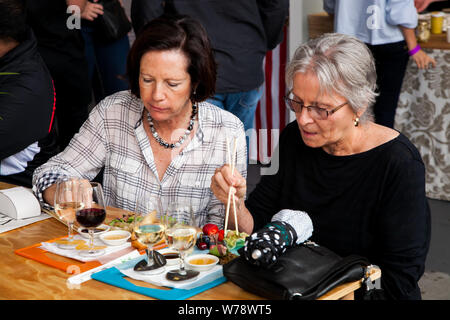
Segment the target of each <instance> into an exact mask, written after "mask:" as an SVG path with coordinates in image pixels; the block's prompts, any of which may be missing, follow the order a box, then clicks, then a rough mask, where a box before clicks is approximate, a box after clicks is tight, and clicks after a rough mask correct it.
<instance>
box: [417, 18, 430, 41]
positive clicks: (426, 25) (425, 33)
mask: <svg viewBox="0 0 450 320" xmlns="http://www.w3.org/2000/svg"><path fill="white" fill-rule="evenodd" d="M430 30H431V25H430V21H427V20H419V24H418V25H417V30H416V36H417V41H419V42H427V41H428V40H429V39H430V34H431V32H430Z"/></svg>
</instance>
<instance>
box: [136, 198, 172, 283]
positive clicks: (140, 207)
mask: <svg viewBox="0 0 450 320" xmlns="http://www.w3.org/2000/svg"><path fill="white" fill-rule="evenodd" d="M161 214H162V209H161V202H160V199H159V197H146V196H140V197H138V201H137V202H136V209H135V217H134V227H133V232H134V234H135V236H136V238H137V240H138V241H139V242H141V243H142V244H144V245H146V246H147V248H146V249H145V251H146V259H145V260H142V261H140V262H138V263H137V264H136V266H135V267H134V270H135V271H139V272H143V273H145V274H158V273H161V272H163V271H164V270H165V268H164V265H165V264H166V260H165V258H164V257H163V256H162V255H161V254H158V253H157V252H156V251H155V250H154V249H153V247H154V246H155V245H156V244H158V243H160V242H162V241H164V233H165V232H164V231H165V228H164V225H163V224H162V222H161V219H160V218H161Z"/></svg>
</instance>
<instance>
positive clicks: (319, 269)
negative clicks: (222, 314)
mask: <svg viewBox="0 0 450 320" xmlns="http://www.w3.org/2000/svg"><path fill="white" fill-rule="evenodd" d="M369 265H370V263H369V261H368V260H367V259H366V258H364V257H361V256H358V255H350V256H348V257H345V258H342V257H340V256H339V255H337V254H336V253H334V252H332V251H331V250H329V249H327V248H325V247H322V246H319V245H317V244H315V243H311V242H310V243H305V244H301V245H298V246H295V247H292V248H290V249H288V250H287V251H286V252H285V253H284V254H282V255H281V256H280V257H279V258H278V261H277V263H276V264H275V265H274V266H272V267H271V268H270V269H266V268H261V267H257V266H255V265H252V264H250V263H249V262H247V261H246V260H245V259H244V258H242V257H238V258H236V259H234V260H232V261H231V262H229V263H227V264H225V265H224V266H223V273H224V276H225V277H226V278H227V279H228V280H230V281H232V282H234V283H235V284H237V285H238V286H240V287H241V288H243V289H244V290H246V291H249V292H251V293H254V294H257V295H259V296H262V297H265V298H268V299H273V300H294V299H299V300H313V299H316V298H318V297H320V296H322V295H324V294H325V293H327V292H328V291H330V290H331V289H333V288H335V287H337V286H338V285H340V284H343V283H346V282H351V281H356V280H361V279H363V278H364V275H365V270H366V267H368V266H369Z"/></svg>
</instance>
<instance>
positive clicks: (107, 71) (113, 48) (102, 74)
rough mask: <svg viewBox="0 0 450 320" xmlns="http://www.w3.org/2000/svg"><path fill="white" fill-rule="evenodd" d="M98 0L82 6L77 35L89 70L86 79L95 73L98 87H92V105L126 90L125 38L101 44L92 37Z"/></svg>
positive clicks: (99, 8) (99, 10) (99, 7)
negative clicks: (80, 33) (82, 45)
mask: <svg viewBox="0 0 450 320" xmlns="http://www.w3.org/2000/svg"><path fill="white" fill-rule="evenodd" d="M98 2H99V0H93V1H88V2H86V6H85V7H84V10H83V12H82V13H81V18H82V19H83V20H82V22H81V31H82V34H83V38H84V43H85V50H86V57H87V61H88V66H89V79H90V80H91V85H92V81H93V79H94V73H97V76H98V77H97V78H96V79H97V80H99V82H100V83H99V85H97V86H93V85H92V87H93V89H94V95H95V100H96V102H99V101H100V100H101V99H103V98H104V97H106V96H109V95H111V94H113V93H116V92H118V91H122V90H127V89H128V83H127V81H126V79H125V73H126V61H127V55H128V51H129V50H130V42H129V39H128V35H125V36H123V37H122V38H121V39H118V40H116V41H113V42H104V41H102V39H100V38H98V37H96V36H95V19H97V17H98V16H99V15H102V14H103V6H102V4H101V3H98Z"/></svg>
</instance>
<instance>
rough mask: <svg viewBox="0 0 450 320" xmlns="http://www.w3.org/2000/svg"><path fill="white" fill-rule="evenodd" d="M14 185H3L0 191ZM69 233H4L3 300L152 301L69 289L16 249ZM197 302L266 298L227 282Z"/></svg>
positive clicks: (94, 287)
mask: <svg viewBox="0 0 450 320" xmlns="http://www.w3.org/2000/svg"><path fill="white" fill-rule="evenodd" d="M11 187H13V186H12V185H9V184H5V183H2V182H0V189H7V188H11ZM122 212H123V211H122V210H120V209H113V208H109V209H108V210H107V220H108V219H112V218H114V217H116V216H121V214H122ZM65 234H67V227H66V226H65V225H63V224H62V223H61V222H59V221H58V220H56V219H53V218H51V219H47V220H44V221H40V222H36V223H34V224H31V225H28V226H25V227H22V228H19V229H15V230H11V231H9V232H5V233H2V234H0V257H1V260H0V299H20V300H28V299H31V300H47V299H48V300H53V299H56V300H74V299H77V300H85V299H86V300H98V299H101V300H124V299H139V300H142V299H146V300H147V299H151V298H149V297H147V296H143V295H140V294H137V293H134V292H131V291H127V290H123V289H120V288H117V287H114V286H109V285H107V284H105V283H102V282H99V281H95V280H90V281H87V282H84V283H82V284H81V286H80V287H79V288H75V289H74V288H69V287H68V286H67V284H66V280H67V278H68V277H69V276H70V275H68V274H66V273H64V272H63V271H61V270H58V269H56V268H53V267H50V266H47V265H45V264H41V263H39V262H37V261H34V260H31V259H27V258H24V257H22V256H19V255H16V254H15V253H14V251H15V250H17V249H21V248H24V247H27V246H30V245H33V244H36V243H40V242H43V241H47V240H50V239H54V238H57V237H61V236H64V235H65ZM47 254H48V255H49V256H51V257H52V258H56V259H61V260H62V261H70V259H68V258H64V257H59V256H56V255H54V254H52V253H47ZM380 276H381V271H380V270H375V272H374V273H373V274H372V276H371V278H372V279H373V280H375V279H377V278H379V277H380ZM128 280H129V281H130V282H133V283H135V284H138V285H141V286H142V285H145V286H148V287H153V288H154V286H152V285H150V284H146V283H144V282H139V281H134V280H131V279H128ZM360 286H361V285H360V282H359V281H355V282H351V283H348V284H344V285H341V286H339V287H337V288H335V289H333V290H331V291H330V292H328V293H327V294H325V295H324V296H322V297H321V298H320V299H322V300H336V299H346V300H348V299H353V292H354V291H355V290H357V289H358V288H360ZM190 299H193V300H261V299H263V298H262V297H259V296H256V295H254V294H252V293H249V292H246V291H244V290H243V289H241V288H240V287H238V286H237V285H235V284H233V283H232V282H230V281H227V282H225V283H223V284H221V285H219V286H217V287H214V288H212V289H210V290H207V291H204V292H202V293H200V294H198V295H196V296H193V297H192V298H190Z"/></svg>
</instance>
